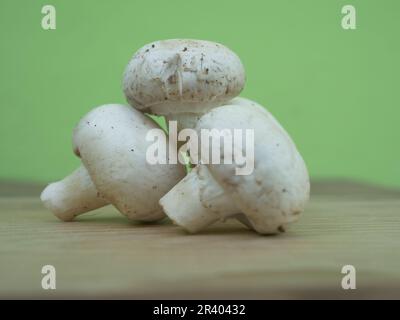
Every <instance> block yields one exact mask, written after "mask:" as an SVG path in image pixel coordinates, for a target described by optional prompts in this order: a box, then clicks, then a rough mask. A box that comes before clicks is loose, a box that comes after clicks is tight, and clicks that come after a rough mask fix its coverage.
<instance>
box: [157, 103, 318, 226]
mask: <svg viewBox="0 0 400 320" xmlns="http://www.w3.org/2000/svg"><path fill="white" fill-rule="evenodd" d="M231 103H232V104H230V105H225V106H221V107H217V108H215V109H213V110H211V111H210V112H208V113H207V114H205V115H204V116H203V117H201V119H200V120H199V122H198V123H197V125H196V130H197V132H198V135H199V137H201V130H202V129H209V130H211V129H218V130H223V129H229V130H234V129H241V130H246V129H250V130H253V131H254V154H253V157H252V159H250V160H254V169H253V170H252V171H251V172H250V173H249V174H240V175H239V174H237V169H238V167H243V163H240V165H239V166H238V164H237V163H235V161H233V163H232V164H229V163H224V162H222V163H220V164H215V163H214V164H213V163H209V164H200V165H199V166H198V167H197V168H196V169H195V170H193V171H192V172H191V173H190V174H189V175H188V176H187V177H186V178H185V179H183V180H182V181H181V182H179V183H178V185H176V186H175V187H174V188H173V189H172V190H171V191H170V192H168V193H167V194H166V195H165V196H164V197H163V198H162V199H161V200H160V204H161V205H162V207H163V208H164V211H165V212H166V214H167V215H168V216H169V217H170V218H171V219H172V220H173V221H175V222H176V223H177V224H178V225H181V226H182V227H183V228H185V229H186V230H188V231H190V232H197V231H200V230H202V229H203V228H205V227H206V226H208V225H210V224H212V223H213V222H215V221H217V220H225V219H227V218H238V220H240V221H241V222H243V223H244V224H246V225H248V226H250V227H251V228H252V229H254V230H255V231H257V232H258V233H261V234H275V233H279V232H284V231H285V229H286V226H287V225H288V224H289V223H291V222H294V221H296V220H297V219H298V218H299V215H300V213H301V212H302V211H303V210H304V208H305V205H306V203H307V201H308V199H309V190H310V185H309V177H308V172H307V168H306V166H305V163H304V161H303V159H302V157H301V155H300V154H299V152H298V151H297V149H296V146H295V145H294V143H293V141H292V140H291V139H290V137H289V135H288V134H287V133H286V131H285V130H284V129H283V128H282V126H281V125H280V124H279V123H278V121H277V120H276V119H275V118H274V117H273V116H272V115H271V114H270V113H269V112H268V111H267V110H265V109H264V108H263V107H261V106H260V105H258V104H256V103H255V102H253V101H250V100H247V99H243V98H240V99H239V98H238V99H234V100H233V101H232V102H231ZM202 143H203V141H201V140H200V144H202ZM239 147H240V146H238V145H236V148H239ZM215 148H219V150H218V151H219V152H220V154H222V153H223V149H224V145H223V144H220V145H219V146H214V145H212V146H211V148H210V149H211V152H215V151H216V150H215ZM246 150H247V149H246V148H245V147H244V146H243V147H242V149H241V150H236V151H240V152H241V153H242V154H245V153H246V152H245V151H246ZM200 152H201V148H200ZM250 158H251V157H250ZM210 191H211V192H210ZM176 203H179V206H180V207H181V208H184V209H179V207H178V206H177V205H176ZM214 205H215V206H214ZM238 214H239V215H238Z"/></svg>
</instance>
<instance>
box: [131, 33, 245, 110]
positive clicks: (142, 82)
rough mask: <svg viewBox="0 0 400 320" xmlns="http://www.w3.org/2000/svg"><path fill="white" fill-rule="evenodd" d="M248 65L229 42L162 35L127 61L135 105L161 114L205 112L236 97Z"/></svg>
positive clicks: (243, 81)
mask: <svg viewBox="0 0 400 320" xmlns="http://www.w3.org/2000/svg"><path fill="white" fill-rule="evenodd" d="M244 83H245V71H244V67H243V65H242V63H241V61H240V59H239V57H238V56H237V55H236V54H235V53H234V52H232V51H231V50H230V49H228V48H227V47H225V46H223V45H221V44H218V43H215V42H209V41H203V40H185V39H173V40H163V41H157V42H153V43H150V44H147V45H145V46H144V47H143V48H141V49H139V50H138V51H137V52H136V54H135V55H134V56H133V58H132V59H131V61H130V62H129V64H128V66H127V67H126V70H125V73H124V79H123V89H124V93H125V96H126V98H127V100H128V102H129V104H130V105H132V106H133V107H135V108H136V109H138V110H141V111H144V112H148V113H151V114H157V115H168V114H173V113H184V112H191V113H204V112H206V111H208V110H209V109H210V108H213V107H215V106H219V105H221V104H223V103H224V102H226V101H229V100H230V99H232V98H234V97H236V96H237V95H238V94H239V93H240V92H241V91H242V89H243V87H244Z"/></svg>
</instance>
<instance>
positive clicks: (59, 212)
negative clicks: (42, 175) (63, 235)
mask: <svg viewBox="0 0 400 320" xmlns="http://www.w3.org/2000/svg"><path fill="white" fill-rule="evenodd" d="M40 199H41V200H42V202H43V204H44V206H45V207H46V208H47V209H49V210H50V211H52V212H53V213H54V215H55V216H56V217H58V218H59V219H60V220H63V221H72V220H73V219H74V218H75V217H76V216H78V215H80V214H82V213H85V212H88V211H91V210H94V209H97V208H100V207H103V206H105V205H107V204H108V202H107V201H106V200H105V199H103V198H101V197H100V196H99V193H98V192H97V189H96V187H95V186H94V184H93V182H92V180H91V179H90V176H89V174H88V172H87V171H86V169H85V168H84V167H83V166H80V167H79V168H78V169H76V170H75V171H74V172H73V173H71V174H70V175H69V176H67V177H65V178H64V179H63V180H61V181H58V182H54V183H51V184H49V185H48V186H47V187H46V188H45V189H44V190H43V192H42V194H41V195H40Z"/></svg>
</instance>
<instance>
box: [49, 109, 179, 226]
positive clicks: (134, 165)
mask: <svg viewBox="0 0 400 320" xmlns="http://www.w3.org/2000/svg"><path fill="white" fill-rule="evenodd" d="M156 128H159V127H158V126H157V124H156V123H155V122H154V121H153V120H151V119H150V118H149V117H147V116H145V115H144V114H142V113H140V112H139V111H137V110H135V109H132V108H130V107H126V106H123V105H116V104H115V105H113V104H111V105H104V106H100V107H97V108H95V109H93V110H92V111H91V112H89V113H88V114H87V115H86V116H85V117H83V118H82V119H81V120H80V122H79V123H78V125H77V127H76V128H75V131H74V137H73V144H74V151H75V153H76V154H77V155H78V156H80V158H81V160H82V163H83V165H84V166H85V168H86V170H87V172H88V174H89V176H90V179H89V178H88V177H87V173H86V171H85V170H84V169H79V170H78V171H77V172H78V173H75V174H73V176H72V178H71V177H68V178H66V179H64V180H63V181H61V182H59V183H58V184H57V185H56V186H57V188H55V187H54V185H50V186H49V187H48V188H47V189H46V190H45V191H44V192H43V194H42V199H43V200H44V202H45V205H47V207H49V208H50V209H51V210H52V211H54V212H55V214H56V215H57V216H58V217H60V218H61V219H63V220H71V219H72V218H73V217H74V216H75V215H77V214H78V213H83V206H82V205H83V204H84V206H85V207H87V209H88V210H89V209H92V208H95V207H96V205H104V204H106V203H107V202H109V203H111V204H113V205H114V206H115V207H116V208H117V209H118V210H119V211H120V212H121V213H122V214H124V215H126V216H127V217H128V218H130V219H134V220H141V221H153V220H157V219H160V218H163V217H164V213H163V212H162V209H161V207H160V206H159V204H158V201H159V199H160V198H161V197H162V196H163V195H164V194H165V193H166V192H167V191H168V190H170V189H171V188H172V187H173V186H174V185H175V184H176V183H177V182H178V181H179V180H180V179H182V178H183V177H184V175H185V170H184V167H183V166H181V165H179V164H177V165H170V164H165V165H160V164H157V165H151V164H149V163H148V162H147V160H146V150H147V147H148V146H149V145H150V144H151V142H148V141H146V139H145V137H146V134H147V133H148V131H149V130H151V129H156ZM90 180H91V181H92V182H93V184H91V183H90ZM71 181H72V182H71ZM49 188H50V189H49ZM71 188H72V189H73V190H71ZM49 190H50V191H49ZM59 192H68V193H69V194H67V195H66V194H62V195H61V194H59ZM79 194H82V196H81V197H80V198H79ZM59 199H61V202H62V206H60V205H58V207H59V208H62V209H60V210H59V211H57V210H54V208H55V207H57V203H58V202H60V200H59ZM65 199H68V201H66V200H65ZM71 199H72V200H74V199H75V200H79V201H77V203H78V204H79V205H78V206H79V207H78V208H77V209H73V206H74V204H73V203H71ZM100 201H101V203H100ZM88 203H91V204H93V205H91V206H90V205H88ZM75 206H76V205H75Z"/></svg>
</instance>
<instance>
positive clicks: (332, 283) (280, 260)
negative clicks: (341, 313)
mask: <svg viewBox="0 0 400 320" xmlns="http://www.w3.org/2000/svg"><path fill="white" fill-rule="evenodd" d="M40 189H41V187H40V186H39V187H38V186H34V185H25V184H18V183H14V184H10V183H3V184H0V297H1V298H170V299H175V298H185V299H190V298H208V299H214V298H227V299H230V298H238V299H264V298H339V299H342V298H343V299H351V298H400V192H398V191H394V190H385V189H381V188H374V187H370V186H365V185H359V184H354V183H350V182H320V183H314V184H313V195H312V200H311V202H310V205H309V206H308V209H307V211H306V213H305V214H304V215H303V217H302V219H301V220H300V221H299V222H298V223H297V224H295V225H294V226H293V227H292V228H291V229H290V230H289V231H288V232H286V233H285V234H282V235H279V236H273V237H271V236H259V235H257V234H255V233H253V232H251V231H249V230H246V229H245V228H244V227H242V226H241V225H240V224H238V223H236V222H228V223H219V224H217V225H214V226H213V227H211V228H209V229H207V230H206V231H204V232H202V233H201V234H198V235H188V234H186V233H185V232H184V231H182V230H181V229H180V228H179V227H177V226H174V225H172V224H170V223H169V222H168V221H165V222H164V223H162V224H147V225H144V224H137V223H133V222H129V221H128V220H126V219H125V218H124V217H122V216H121V215H119V214H118V213H117V212H116V211H115V210H114V209H113V208H111V207H106V208H103V209H101V210H98V211H97V212H96V213H90V214H87V215H86V216H82V217H80V218H79V219H78V220H77V221H76V222H71V223H65V222H61V221H58V220H57V219H56V218H55V217H54V216H53V215H52V214H51V213H50V212H48V211H47V210H46V209H44V208H43V207H42V206H41V203H40V201H39V199H38V192H39V190H40ZM47 264H50V265H54V266H55V268H56V272H57V273H56V275H57V278H56V279H57V289H56V290H47V291H45V290H43V289H42V288H41V279H42V274H41V268H42V266H43V265H47ZM348 264H351V265H354V267H355V268H356V271H357V273H356V284H357V289H356V290H343V289H342V287H341V280H342V277H343V276H344V275H343V274H341V269H342V266H343V265H348Z"/></svg>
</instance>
